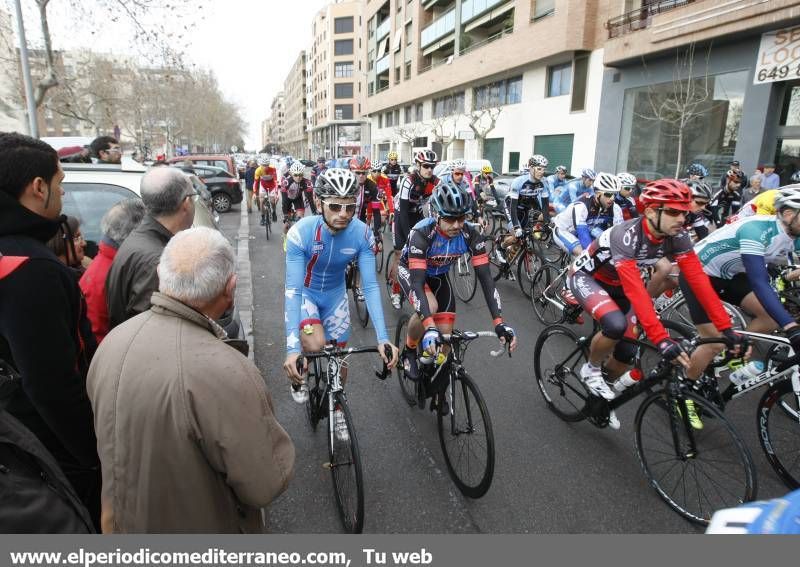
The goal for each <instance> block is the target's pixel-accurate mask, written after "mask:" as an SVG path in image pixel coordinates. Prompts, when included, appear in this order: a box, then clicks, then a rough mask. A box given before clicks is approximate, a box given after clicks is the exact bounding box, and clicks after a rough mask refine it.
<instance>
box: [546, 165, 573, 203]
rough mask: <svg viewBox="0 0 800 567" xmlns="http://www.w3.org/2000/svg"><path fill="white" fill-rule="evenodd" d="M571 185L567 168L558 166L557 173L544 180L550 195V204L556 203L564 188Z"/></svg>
mask: <svg viewBox="0 0 800 567" xmlns="http://www.w3.org/2000/svg"><path fill="white" fill-rule="evenodd" d="M568 183H569V180H567V168H566V167H565V166H563V165H557V166H556V171H555V173H553V174H552V175H548V176H547V177H545V178H544V184H545V185H547V192H548V193H550V202H551V203H555V201H556V200H558V197H559V196H561V192H562V191H563V190H564V187H565V186H566V185H567V184H568Z"/></svg>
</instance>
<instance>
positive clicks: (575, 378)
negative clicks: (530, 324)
mask: <svg viewBox="0 0 800 567" xmlns="http://www.w3.org/2000/svg"><path fill="white" fill-rule="evenodd" d="M588 360H589V346H588V341H581V342H579V339H578V337H577V335H575V333H573V332H572V331H571V330H569V329H567V328H566V327H561V326H556V327H550V328H548V329H547V330H546V331H545V332H544V333H542V334H541V335H539V338H538V339H537V341H536V347H535V348H534V350H533V368H534V372H536V384H537V385H538V386H539V391H540V392H541V393H542V396H543V397H544V401H545V402H546V403H547V407H549V408H550V410H551V411H552V412H553V413H555V414H556V415H557V416H558V417H560V418H561V419H563V420H564V421H570V422H573V421H581V420H583V419H586V411H585V408H586V401H587V399H588V398H589V392H588V390H587V389H586V387H585V386H584V385H583V382H581V380H580V375H579V373H580V369H581V366H583V365H584V363H586V362H587V361H588Z"/></svg>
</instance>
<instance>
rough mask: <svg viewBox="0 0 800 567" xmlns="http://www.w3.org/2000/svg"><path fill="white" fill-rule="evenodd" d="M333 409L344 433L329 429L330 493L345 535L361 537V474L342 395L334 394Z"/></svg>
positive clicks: (362, 487)
mask: <svg viewBox="0 0 800 567" xmlns="http://www.w3.org/2000/svg"><path fill="white" fill-rule="evenodd" d="M334 407H339V408H341V410H342V414H343V415H344V423H345V428H346V429H345V431H344V432H342V431H341V430H336V431H335V430H334V426H333V425H330V426H329V434H328V455H329V456H330V459H331V460H330V469H331V477H332V479H333V492H334V494H335V495H336V506H337V508H339V517H340V518H341V520H342V525H344V529H345V531H346V532H347V533H351V534H360V533H361V531H362V530H363V529H364V481H363V475H362V470H361V454H360V453H359V451H358V441H357V439H356V430H355V427H354V426H353V416H352V415H351V414H350V408H349V407H347V399H346V398H345V396H344V392H337V393H336V394H335V397H334Z"/></svg>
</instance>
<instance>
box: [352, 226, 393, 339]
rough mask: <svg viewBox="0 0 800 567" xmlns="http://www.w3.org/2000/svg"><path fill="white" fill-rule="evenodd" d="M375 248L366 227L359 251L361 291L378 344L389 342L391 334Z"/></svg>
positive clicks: (373, 239)
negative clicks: (382, 299) (384, 316)
mask: <svg viewBox="0 0 800 567" xmlns="http://www.w3.org/2000/svg"><path fill="white" fill-rule="evenodd" d="M374 246H375V238H374V236H373V235H372V234H371V233H370V231H369V227H367V226H366V225H365V226H364V237H363V238H362V239H361V245H360V247H359V250H358V271H359V272H360V274H361V291H363V292H364V297H365V298H366V300H367V311H368V312H369V316H370V317H371V318H372V326H373V327H374V328H375V335H376V336H377V338H378V343H382V342H386V341H388V340H389V333H388V332H387V331H386V323H385V322H384V318H383V304H382V303H381V290H380V287H379V286H378V278H377V277H376V276H375V253H374V252H373V251H372V249H373V247H374Z"/></svg>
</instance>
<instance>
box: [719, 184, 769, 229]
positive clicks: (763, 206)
mask: <svg viewBox="0 0 800 567" xmlns="http://www.w3.org/2000/svg"><path fill="white" fill-rule="evenodd" d="M777 196H778V190H777V189H769V190H768V191H764V192H762V193H759V194H758V195H756V197H755V198H753V199H751V200H750V201H747V202H746V203H745V204H744V205H742V208H741V210H740V211H739V215H738V216H736V217H731V218H730V219H729V220H728V223H731V222H735V221H736V220H738V219H740V218H742V217H751V216H753V215H769V216H771V215H774V214H775V212H776V211H775V198H776V197H777Z"/></svg>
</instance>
